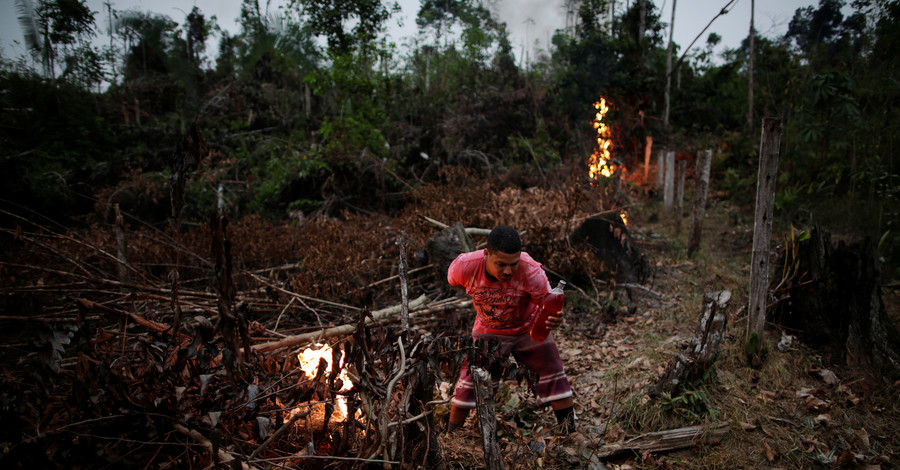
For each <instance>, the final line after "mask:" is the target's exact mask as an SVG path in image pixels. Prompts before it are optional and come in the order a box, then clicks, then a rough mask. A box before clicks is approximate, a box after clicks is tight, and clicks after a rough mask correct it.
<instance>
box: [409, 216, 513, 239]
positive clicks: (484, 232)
mask: <svg viewBox="0 0 900 470" xmlns="http://www.w3.org/2000/svg"><path fill="white" fill-rule="evenodd" d="M419 217H421V218H423V219H425V222H428V223H429V224H431V225H434V226H435V227H437V228H439V229H448V228H450V226H449V225H447V224H445V223H443V222H439V221H437V220H434V219H432V218H431V217H428V216H425V215H420V216H419ZM466 233H468V234H469V235H485V236H486V235H488V234H490V233H491V230H490V229H486V228H475V227H466ZM524 233H525V232H520V233H519V235H522V234H524Z"/></svg>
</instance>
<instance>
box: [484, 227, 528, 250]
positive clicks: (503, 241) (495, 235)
mask: <svg viewBox="0 0 900 470" xmlns="http://www.w3.org/2000/svg"><path fill="white" fill-rule="evenodd" d="M487 247H488V249H489V250H491V251H502V252H503V253H509V254H514V253H518V252H520V251H522V239H520V238H519V232H517V231H516V229H514V228H512V227H510V226H509V225H498V226H496V227H494V229H493V230H491V233H490V234H489V235H488V242H487Z"/></svg>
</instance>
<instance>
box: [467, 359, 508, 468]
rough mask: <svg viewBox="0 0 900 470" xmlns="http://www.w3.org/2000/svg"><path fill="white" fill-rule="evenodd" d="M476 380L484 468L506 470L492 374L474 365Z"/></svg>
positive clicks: (473, 372) (473, 371) (473, 373)
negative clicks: (501, 448) (499, 438)
mask: <svg viewBox="0 0 900 470" xmlns="http://www.w3.org/2000/svg"><path fill="white" fill-rule="evenodd" d="M469 370H470V371H471V372H472V380H473V382H475V401H476V402H477V408H475V413H476V415H477V416H478V426H479V427H480V428H481V444H482V446H483V447H484V468H486V469H488V470H504V469H505V465H503V456H502V455H501V454H500V444H499V443H498V442H497V412H496V410H495V409H494V388H493V382H492V380H491V374H490V373H489V372H488V371H486V370H484V369H482V368H481V367H472V368H471V369H469Z"/></svg>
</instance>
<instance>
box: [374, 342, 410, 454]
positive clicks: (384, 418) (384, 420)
mask: <svg viewBox="0 0 900 470" xmlns="http://www.w3.org/2000/svg"><path fill="white" fill-rule="evenodd" d="M397 347H399V348H400V367H399V370H398V371H397V375H395V376H394V378H392V379H391V381H390V382H389V383H388V386H387V392H385V394H384V406H383V407H382V408H381V416H380V417H379V422H380V423H381V446H382V448H384V452H385V456H384V459H385V460H390V459H391V457H392V455H390V454H392V453H393V452H392V451H389V450H388V435H389V433H388V428H389V427H390V426H389V424H390V421H389V417H388V412H389V411H390V408H391V396H392V395H393V393H394V386H396V385H397V382H399V381H400V378H401V377H403V375H404V374H405V373H406V351H404V350H403V336H402V335H401V336H398V337H397Z"/></svg>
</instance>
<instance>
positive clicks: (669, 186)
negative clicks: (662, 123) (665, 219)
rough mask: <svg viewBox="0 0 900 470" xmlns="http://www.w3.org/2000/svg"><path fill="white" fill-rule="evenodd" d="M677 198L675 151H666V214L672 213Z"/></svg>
mask: <svg viewBox="0 0 900 470" xmlns="http://www.w3.org/2000/svg"><path fill="white" fill-rule="evenodd" d="M674 199H675V151H674V150H669V151H668V152H667V153H666V188H665V193H664V196H663V201H664V202H665V207H666V214H671V213H672V205H673V201H674Z"/></svg>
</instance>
